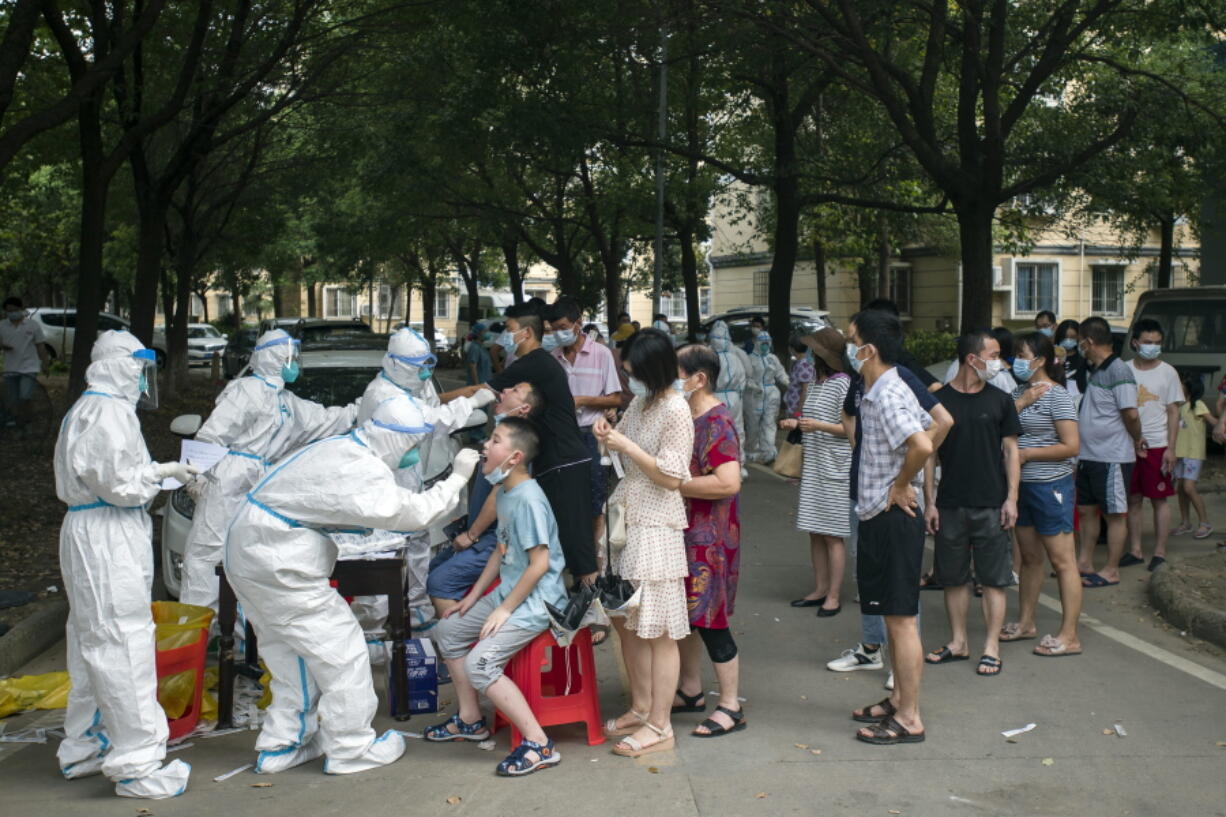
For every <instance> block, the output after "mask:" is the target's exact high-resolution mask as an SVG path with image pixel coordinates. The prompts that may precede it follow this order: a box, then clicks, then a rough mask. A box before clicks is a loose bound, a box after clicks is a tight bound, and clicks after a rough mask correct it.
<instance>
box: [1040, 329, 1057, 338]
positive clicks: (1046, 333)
mask: <svg viewBox="0 0 1226 817" xmlns="http://www.w3.org/2000/svg"><path fill="white" fill-rule="evenodd" d="M1039 334H1040V335H1043V336H1044V337H1048V338H1050V337H1051V336H1052V335H1054V334H1056V330H1054V329H1052V328H1051V327H1050V326H1040V327H1039Z"/></svg>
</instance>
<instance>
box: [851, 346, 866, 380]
mask: <svg viewBox="0 0 1226 817" xmlns="http://www.w3.org/2000/svg"><path fill="white" fill-rule="evenodd" d="M867 345H868V344H867V343H866V344H864V346H867ZM864 346H857V345H856V344H854V343H851V342H848V344H847V360H848V362H849V363H851V368H852V369H853V370H854V371H855V372H856V374H859V373H860V368H861V367H862V366H863V365H864V361H863V360H859V359H857V358H856V355H858V354H860V350H861V349H863V348H864Z"/></svg>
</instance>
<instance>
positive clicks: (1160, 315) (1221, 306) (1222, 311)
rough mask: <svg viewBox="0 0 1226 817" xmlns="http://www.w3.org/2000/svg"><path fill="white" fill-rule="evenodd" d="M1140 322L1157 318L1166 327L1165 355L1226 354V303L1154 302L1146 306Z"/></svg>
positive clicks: (1202, 299)
mask: <svg viewBox="0 0 1226 817" xmlns="http://www.w3.org/2000/svg"><path fill="white" fill-rule="evenodd" d="M1137 318H1138V319H1140V318H1153V319H1154V320H1156V321H1158V323H1160V324H1162V331H1163V339H1162V351H1164V352H1192V353H1199V354H1206V353H1212V354H1221V353H1223V352H1226V302H1223V301H1221V300H1217V299H1213V298H1203V297H1201V298H1196V299H1191V298H1189V299H1186V300H1184V299H1180V300H1169V301H1166V300H1161V301H1160V300H1154V301H1150V302H1149V303H1147V304H1145V306H1144V307H1143V308H1142V310H1141V313H1140V314H1139V315H1138V316H1137Z"/></svg>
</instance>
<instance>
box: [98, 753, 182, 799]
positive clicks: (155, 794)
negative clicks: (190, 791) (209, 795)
mask: <svg viewBox="0 0 1226 817" xmlns="http://www.w3.org/2000/svg"><path fill="white" fill-rule="evenodd" d="M191 773H192V767H191V766H190V765H189V764H187V763H184V762H183V761H182V760H172V761H170V762H169V763H167V764H166V765H165V766H163V767H162V768H160V769H158V770H157V771H156V772H154V773H153V774H151V775H148V776H146V777H134V778H131V779H129V780H120V781H119V782H118V783H116V784H115V793H116V794H118V795H119V796H120V797H140V798H143V799H145V800H165V799H167V798H170V797H178V796H179V795H180V794H182V793H183V792H185V791H187V778H188V776H189V775H190V774H191Z"/></svg>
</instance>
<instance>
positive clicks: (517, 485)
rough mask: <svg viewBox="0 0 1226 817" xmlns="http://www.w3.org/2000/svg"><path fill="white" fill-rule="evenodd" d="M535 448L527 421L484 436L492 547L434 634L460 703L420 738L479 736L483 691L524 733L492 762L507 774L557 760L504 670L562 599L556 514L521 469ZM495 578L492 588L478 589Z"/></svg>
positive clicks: (483, 735) (485, 733)
mask: <svg viewBox="0 0 1226 817" xmlns="http://www.w3.org/2000/svg"><path fill="white" fill-rule="evenodd" d="M539 448H540V437H539V436H538V434H537V432H536V430H535V429H534V428H533V426H532V424H531V423H530V422H528V421H527V420H524V419H520V418H515V417H508V418H507V419H504V420H503V421H502V422H500V423H499V424H498V425H497V426H495V428H494V433H493V434H492V435H491V437H490V439H489V440H488V441H486V444H485V463H484V465H483V466H482V473H483V474H484V475H485V479H486V480H488V481H489V482H490V483H491V484H492V485H493V486H494V488H495V490H496V491H497V492H498V493H497V497H498V498H497V504H498V546H497V547H496V548H495V550H494V552H493V553H492V554H491V555H490V558H489V561H488V562H487V563H486V566H485V570H484V571H483V572H482V573H481V578H479V579H477V583H476V584H474V585H473V587H472V589H471V590H470V591H469V592H468V595H466V596H465V597H464V598H463V599H462V600H461V601H460V603H459V604H458V605H456V606H455V607H453V608H452V609H450V610H448V611H447V613H446V614H445V615H444V617H443V619H442V620H441V621H440V622H439V624H438V630H437V635H436V637H435V640H436V641H437V643H438V647H439V654H440V655H441V656H442V657H443V660H444V661H446V663H447V668H448V670H450V672H451V677H452V680H453V681H454V682H455V689H456V697H457V699H458V700H459V711H458V712H457V713H456V714H455V715H452V716H451V718H449V719H448V720H446V721H444V722H443V723H440V724H438V725H436V726H432V727H430V728H429V729H427V730H426V732H425V738H426V740H428V741H434V742H449V741H456V740H468V741H482V740H485V739H487V738H488V737H489V736H490V730H489V728H488V727H487V725H486V723H485V719H484V718H483V717H482V716H481V706H480V701H479V700H478V697H477V696H478V693H480V692H484V693H485V695H486V697H488V698H489V699H490V700H491V701H492V702H493V703H494V705H495V706H496V707H498V710H499V711H500V712H502V713H503V715H505V716H506V717H507V719H508V720H510V721H511V722H512V723H513V724H515V726H516V728H518V729H519V731H520V733H521V734H522V735H523V737H524V739H523V742H522V743H520V745H519V746H518V747H516V748H515V749H514V750H513V751H512V752H511V754H509V755H508V756H507V757H506V759H504V760H503V761H502V762H501V763H499V764H498V767H497V772H498V774H499V775H502V776H507V777H513V776H519V775H525V774H531V773H532V772H534V771H536V770H537V769H540V768H542V767H548V766H553V765H555V764H557V763H558V762H560V761H561V759H562V758H561V756H560V755H559V754H558V753H557V751H556V750H555V749H554V744H553V740H551V739H550V738H549V737H548V736H546V734H545V732H544V730H542V729H541V725H540V724H539V723H538V722H537V720H536V717H535V716H534V715H533V714H532V710H531V708H530V707H529V706H528V702H527V701H526V700H525V699H524V696H523V693H522V692H521V691H520V689H519V688H518V687H517V686H516V685H515V683H514V682H513V681H512V680H511V679H510V678H507V677H506V676H505V675H503V669H504V668H505V667H506V665H507V662H509V661H510V660H511V658H512V657H513V656H514V655H515V654H516V653H517V652H519V650H520V649H521V648H523V647H525V646H526V645H527V644H528V643H529V642H531V641H532V640H533V639H534V638H536V637H537V636H538V635H540V634H541V633H542V632H544V631H545V630H546V629H548V627H549V614H548V612H547V611H546V607H545V605H546V603H549V604H553V605H554V606H556V607H562V606H564V605H565V603H566V589H565V587H564V586H563V584H562V568H563V567H564V566H565V561H564V559H563V556H562V547H561V545H560V544H559V542H558V527H557V522H556V520H555V519H554V515H553V511H552V510H551V508H550V505H549V500H548V499H546V497H545V494H544V492H543V491H542V490H541V487H540V486H539V485H538V484H537V482H536V480H534V479H533V478H532V477H531V476H530V475H529V474H528V464H529V463H530V462H532V460H533V458H534V457H535V456H536V452H537V451H538V450H539ZM495 577H498V578H499V579H500V583H499V585H498V587H497V588H495V589H494V590H492V591H491V592H490V593H488V594H486V592H485V591H486V589H487V588H488V587H489V586H490V585H491V584H492V583H493V582H494V578H495ZM474 641H475V642H477V643H476V644H475V645H474V644H473V642H474Z"/></svg>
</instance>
